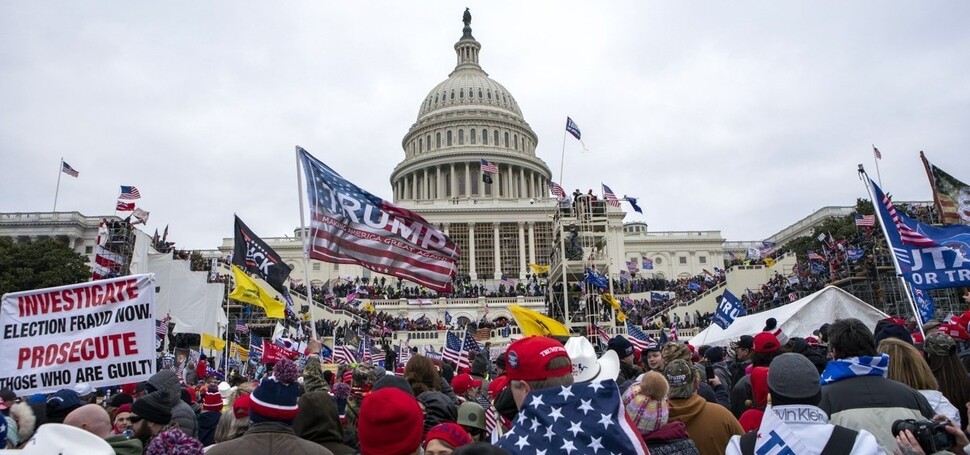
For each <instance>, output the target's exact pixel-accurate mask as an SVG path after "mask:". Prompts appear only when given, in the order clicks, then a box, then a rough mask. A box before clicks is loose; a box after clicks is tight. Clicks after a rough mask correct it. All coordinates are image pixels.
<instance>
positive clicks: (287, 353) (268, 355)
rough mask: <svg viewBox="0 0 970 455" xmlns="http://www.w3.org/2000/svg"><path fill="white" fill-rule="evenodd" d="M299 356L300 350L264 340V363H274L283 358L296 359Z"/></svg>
mask: <svg viewBox="0 0 970 455" xmlns="http://www.w3.org/2000/svg"><path fill="white" fill-rule="evenodd" d="M298 357H300V353H299V352H296V351H294V350H292V349H286V348H284V347H282V346H277V345H275V344H273V343H270V342H269V341H266V340H263V360H262V362H263V363H266V364H273V363H276V362H278V361H280V359H283V358H287V359H290V360H296V359H297V358H298Z"/></svg>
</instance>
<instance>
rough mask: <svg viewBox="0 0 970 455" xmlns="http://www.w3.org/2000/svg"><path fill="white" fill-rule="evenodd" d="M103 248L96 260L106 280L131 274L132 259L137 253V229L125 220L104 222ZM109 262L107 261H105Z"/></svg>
mask: <svg viewBox="0 0 970 455" xmlns="http://www.w3.org/2000/svg"><path fill="white" fill-rule="evenodd" d="M103 223H104V228H105V229H106V230H107V232H102V235H103V236H104V237H105V238H104V239H102V245H101V248H103V249H104V250H105V251H99V252H98V254H97V256H100V258H99V257H96V258H95V261H96V262H97V265H98V266H100V268H101V269H102V270H103V271H104V272H105V273H101V275H102V276H103V277H104V278H114V277H118V276H124V275H128V274H129V270H130V266H131V257H132V255H133V254H134V251H135V230H136V229H135V228H134V227H133V226H132V225H131V223H129V222H128V221H125V220H104V221H103ZM102 258H105V259H108V260H105V259H102Z"/></svg>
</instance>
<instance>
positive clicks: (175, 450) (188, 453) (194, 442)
mask: <svg viewBox="0 0 970 455" xmlns="http://www.w3.org/2000/svg"><path fill="white" fill-rule="evenodd" d="M203 453H205V451H204V450H203V447H202V443H201V442H199V440H198V439H195V438H193V437H192V436H189V435H187V434H185V433H183V432H182V430H179V429H175V428H173V429H171V430H165V431H163V432H161V433H159V434H158V435H157V436H155V437H154V438H153V439H152V442H151V443H150V444H148V448H147V449H145V455H202V454H203Z"/></svg>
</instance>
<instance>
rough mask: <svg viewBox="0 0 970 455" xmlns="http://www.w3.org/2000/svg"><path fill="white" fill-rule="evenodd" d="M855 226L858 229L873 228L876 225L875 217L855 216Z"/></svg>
mask: <svg viewBox="0 0 970 455" xmlns="http://www.w3.org/2000/svg"><path fill="white" fill-rule="evenodd" d="M855 225H856V226H859V227H873V226H875V225H876V215H860V214H858V213H856V214H855Z"/></svg>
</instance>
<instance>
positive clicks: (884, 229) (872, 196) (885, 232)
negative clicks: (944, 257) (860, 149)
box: [859, 164, 926, 337]
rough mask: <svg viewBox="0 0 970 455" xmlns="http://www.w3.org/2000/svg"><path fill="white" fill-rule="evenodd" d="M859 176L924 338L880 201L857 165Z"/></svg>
mask: <svg viewBox="0 0 970 455" xmlns="http://www.w3.org/2000/svg"><path fill="white" fill-rule="evenodd" d="M859 174H860V177H862V176H864V177H865V184H866V191H868V192H869V200H871V201H872V206H873V208H874V209H875V210H876V213H877V214H879V227H880V228H882V235H883V236H884V237H885V238H886V245H887V246H888V247H889V256H890V257H891V258H892V259H893V266H894V267H896V278H897V279H898V280H899V281H900V283H902V285H903V291H905V292H906V300H908V301H909V306H910V309H911V310H913V316H914V318H915V319H916V325H917V326H918V327H919V333H920V335H922V336H924V337H925V336H926V332H924V331H923V317H922V316H921V315H920V312H919V308H917V307H916V302H915V301H914V300H913V293H912V291H911V290H910V288H909V286H908V284H907V283H906V279H905V278H904V277H903V272H902V269H901V268H900V267H899V258H897V257H896V252H895V251H894V249H893V243H892V241H891V240H890V239H889V231H888V229H889V228H888V227H887V226H886V224H888V223H886V221H887V220H884V219H882V212H880V211H879V207H877V206H876V204H882V201H876V196H875V193H874V192H873V191H872V185H870V182H869V175H868V174H866V170H865V169H864V168H863V167H862V165H861V164H860V165H859Z"/></svg>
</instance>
